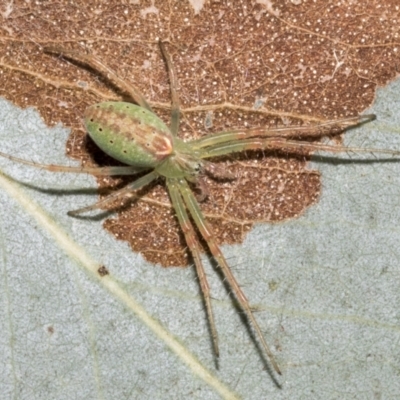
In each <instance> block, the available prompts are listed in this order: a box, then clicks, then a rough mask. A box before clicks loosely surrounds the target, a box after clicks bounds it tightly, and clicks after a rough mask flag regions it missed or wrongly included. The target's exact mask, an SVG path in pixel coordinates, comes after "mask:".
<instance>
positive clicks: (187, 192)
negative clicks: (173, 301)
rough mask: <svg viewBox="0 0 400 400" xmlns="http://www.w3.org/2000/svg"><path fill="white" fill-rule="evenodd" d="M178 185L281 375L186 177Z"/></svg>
mask: <svg viewBox="0 0 400 400" xmlns="http://www.w3.org/2000/svg"><path fill="white" fill-rule="evenodd" d="M175 182H176V185H177V187H178V189H179V192H180V194H181V196H182V198H183V200H184V202H185V205H186V207H187V209H188V210H189V212H190V215H191V216H192V218H193V221H194V223H195V224H196V226H197V229H198V230H199V232H200V234H201V235H202V236H203V238H204V240H205V241H206V242H207V245H208V248H209V249H210V251H211V254H212V255H213V256H214V258H215V260H216V261H217V263H218V265H219V267H220V268H221V270H222V273H223V275H224V276H225V278H226V280H227V282H228V284H229V286H230V287H231V289H232V290H233V293H234V294H235V297H236V299H237V300H238V302H239V305H240V306H241V308H242V309H243V311H244V312H245V313H246V315H247V318H248V319H249V321H250V322H251V324H252V326H253V328H254V329H255V331H256V333H257V336H258V338H259V340H260V342H261V345H262V347H263V348H264V351H265V353H266V354H267V355H268V357H269V359H270V362H271V364H272V366H273V367H274V369H275V371H276V372H277V373H278V374H279V375H281V374H282V372H281V370H280V368H279V366H278V364H277V362H276V361H275V357H274V355H273V354H272V352H271V350H270V348H269V346H268V345H267V342H266V340H265V339H264V336H263V334H262V332H261V328H260V326H259V325H258V323H257V321H256V319H255V317H254V315H253V312H252V311H251V308H250V304H249V301H248V300H247V297H246V296H245V294H244V293H243V291H242V289H241V288H240V286H239V284H238V282H237V280H236V279H235V277H234V276H233V274H232V271H231V270H230V268H229V265H228V263H227V261H226V260H225V257H224V255H223V254H222V252H221V250H220V248H219V247H218V245H217V243H216V241H215V237H214V235H213V233H212V230H211V227H210V226H209V224H208V222H207V221H206V220H205V218H204V216H203V213H202V212H201V210H200V207H199V205H198V203H197V201H196V199H195V197H194V195H193V193H192V191H191V189H190V187H189V185H188V183H187V182H186V180H185V179H176V180H175Z"/></svg>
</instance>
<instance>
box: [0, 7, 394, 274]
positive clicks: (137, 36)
mask: <svg viewBox="0 0 400 400" xmlns="http://www.w3.org/2000/svg"><path fill="white" fill-rule="evenodd" d="M130 3H134V2H130ZM274 3H276V4H274V6H273V7H272V9H270V10H269V11H268V10H267V9H266V7H264V6H263V5H260V4H255V2H251V1H248V0H246V1H244V0H243V1H234V2H216V1H209V2H206V3H205V6H204V7H203V9H202V10H201V11H200V12H199V13H198V14H195V13H194V11H193V9H192V8H191V7H190V5H189V2H178V1H176V2H173V1H169V2H165V1H155V2H154V7H153V8H148V7H150V6H151V5H152V2H150V1H147V2H146V1H141V2H140V4H129V2H126V4H125V3H123V2H120V1H116V0H110V1H109V2H107V3H98V2H95V1H83V0H81V1H75V2H72V3H71V2H69V1H66V0H65V1H62V0H61V1H58V2H57V3H54V4H50V3H49V2H45V3H29V2H15V3H14V5H13V9H12V12H10V13H9V14H8V13H6V12H4V10H2V12H3V14H1V16H0V18H2V23H1V26H0V30H1V39H0V53H1V54H2V57H1V59H0V72H1V73H0V95H2V96H4V97H6V98H7V99H9V100H10V101H12V102H14V103H15V104H17V105H19V106H21V107H27V106H36V107H37V109H38V110H39V112H40V113H41V115H42V116H43V118H44V119H45V121H46V123H47V124H48V125H54V124H56V123H59V122H62V123H63V124H64V125H65V126H68V127H71V128H72V135H71V137H70V139H69V141H68V143H67V152H68V154H69V155H70V156H72V157H74V158H76V159H79V160H82V163H83V164H85V165H95V161H96V162H99V163H101V164H112V163H113V160H111V159H110V158H108V157H105V156H104V155H102V154H101V153H99V152H98V151H97V150H96V149H95V148H94V146H93V144H91V143H90V142H88V141H87V140H86V135H85V132H84V130H83V126H82V123H81V119H82V116H83V114H84V111H85V109H86V108H87V107H88V106H89V105H92V104H94V103H98V102H101V101H106V100H118V99H124V100H127V98H126V95H124V94H123V93H117V94H116V93H115V92H114V91H113V88H112V87H111V85H109V84H108V83H107V82H106V80H105V79H104V78H102V77H99V75H97V74H96V73H94V72H93V71H90V70H89V69H87V68H82V66H79V65H77V64H74V63H72V62H67V61H66V60H64V59H62V58H59V57H55V56H50V55H46V54H44V53H43V51H42V49H41V47H44V46H50V45H51V46H54V45H58V46H66V47H69V48H74V49H76V50H79V51H87V52H91V53H93V54H95V55H96V56H97V57H98V58H99V59H100V60H101V61H102V62H103V63H104V64H106V65H107V66H109V67H110V68H112V69H114V70H115V71H116V72H117V73H118V75H119V76H120V77H122V78H123V79H125V80H127V81H129V82H131V83H133V84H134V85H136V86H137V87H138V88H139V89H140V90H141V91H142V93H143V94H144V96H145V97H146V98H147V99H148V100H149V101H150V102H151V104H152V105H153V106H154V108H155V109H156V111H157V114H158V115H160V116H161V117H162V118H163V119H164V121H166V122H167V123H168V121H169V104H170V93H169V84H168V79H167V74H166V70H165V65H164V61H163V59H162V57H161V54H160V51H159V48H158V46H157V44H156V43H157V39H158V38H162V39H163V40H169V42H170V43H169V44H168V45H167V47H168V51H169V52H170V53H171V57H172V59H173V62H174V64H175V66H176V69H177V75H178V79H179V88H178V91H179V97H180V100H181V104H182V109H183V112H184V121H183V122H182V126H181V130H180V135H181V137H183V138H185V139H190V138H195V137H199V136H201V135H207V134H208V133H210V132H217V131H221V130H227V129H231V128H246V127H256V126H263V127H266V128H268V127H271V126H272V127H275V126H282V125H285V124H289V123H290V124H297V123H301V121H306V122H318V121H322V120H326V119H333V118H339V117H344V116H352V115H357V114H359V113H360V112H362V111H363V110H364V109H365V108H367V107H368V106H369V105H370V104H371V103H372V101H373V99H374V94H375V90H376V88H377V87H378V86H380V85H384V84H386V83H387V82H388V81H389V80H391V79H393V78H394V77H395V76H396V75H397V71H398V65H399V31H400V24H399V17H400V11H399V6H398V2H397V1H394V0H393V1H389V0H386V1H383V2H379V6H378V5H377V2H376V1H375V0H366V1H364V2H343V3H338V4H336V3H327V2H326V1H324V0H318V1H315V2H302V3H301V4H299V5H294V4H293V3H292V2H290V1H285V2H274ZM366 10H369V11H368V12H366ZM211 116H212V118H211ZM211 120H212V127H210V121H211ZM16 155H18V154H16ZM221 162H223V163H225V164H226V165H227V168H229V170H230V171H234V172H235V173H236V174H237V179H235V180H232V181H227V182H216V181H213V180H211V179H207V185H208V190H209V197H208V198H207V199H206V201H204V202H203V203H202V204H201V207H202V209H203V211H204V213H205V215H206V216H207V218H208V220H209V221H210V222H211V224H212V225H213V228H214V231H215V234H216V236H217V240H218V243H220V244H222V243H237V242H241V241H242V240H243V239H244V236H245V235H246V233H247V232H248V231H249V230H250V229H251V226H252V224H253V223H254V222H260V221H261V222H266V221H282V220H285V219H288V218H293V217H296V216H298V215H300V214H301V213H302V212H304V210H305V209H306V208H307V207H308V206H310V205H311V204H313V203H314V202H315V201H317V198H318V194H319V190H320V179H319V175H318V173H317V172H315V171H310V170H307V169H306V157H305V156H300V155H290V154H285V153H281V154H277V153H273V154H271V153H268V154H263V153H262V152H248V153H244V154H241V155H240V156H239V157H235V158H234V157H231V158H228V159H225V160H224V161H221ZM99 184H100V187H102V188H108V189H110V188H111V187H113V186H117V185H119V184H121V181H119V180H112V179H110V178H104V177H101V178H99ZM104 225H105V227H106V228H107V229H109V230H110V231H111V232H113V233H114V234H115V235H116V237H118V238H119V239H123V240H128V241H129V242H130V243H131V245H132V248H133V249H134V250H135V251H140V252H141V253H142V254H143V255H144V256H145V258H146V259H148V260H150V261H152V262H157V263H160V264H162V265H164V266H170V265H185V264H187V259H188V254H187V251H186V245H185V243H184V240H183V238H182V235H181V233H180V230H179V227H178V225H177V221H176V219H175V217H174V213H173V210H171V204H170V202H169V199H168V196H167V194H166V192H165V189H164V187H163V186H162V185H161V182H160V183H159V184H156V185H154V186H152V187H151V188H150V189H149V190H148V191H145V194H144V195H143V196H142V197H140V200H138V201H136V202H131V203H130V204H129V205H126V204H125V206H124V207H123V208H122V209H121V211H120V212H119V213H118V216H117V218H115V219H109V220H107V221H106V222H105V223H104Z"/></svg>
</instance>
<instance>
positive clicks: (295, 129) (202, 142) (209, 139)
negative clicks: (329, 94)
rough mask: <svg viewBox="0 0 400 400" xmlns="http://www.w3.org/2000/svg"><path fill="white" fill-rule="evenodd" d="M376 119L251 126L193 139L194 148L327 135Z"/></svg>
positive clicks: (359, 118)
mask: <svg viewBox="0 0 400 400" xmlns="http://www.w3.org/2000/svg"><path fill="white" fill-rule="evenodd" d="M373 119H375V115H374V114H367V115H359V116H356V117H350V118H344V119H338V120H332V121H326V122H322V123H320V124H316V125H302V126H286V127H282V128H250V129H245V130H235V131H228V132H219V133H214V134H212V135H208V136H206V137H204V138H201V139H197V140H193V141H192V142H190V143H191V144H193V148H194V149H196V150H197V149H201V148H204V147H208V146H215V145H218V144H223V143H227V142H237V141H239V140H243V139H250V138H253V137H263V138H265V137H286V138H293V137H308V138H309V137H322V136H326V135H331V134H336V133H340V132H342V131H343V130H345V129H347V128H350V127H353V126H357V125H361V124H364V123H366V122H369V121H372V120H373Z"/></svg>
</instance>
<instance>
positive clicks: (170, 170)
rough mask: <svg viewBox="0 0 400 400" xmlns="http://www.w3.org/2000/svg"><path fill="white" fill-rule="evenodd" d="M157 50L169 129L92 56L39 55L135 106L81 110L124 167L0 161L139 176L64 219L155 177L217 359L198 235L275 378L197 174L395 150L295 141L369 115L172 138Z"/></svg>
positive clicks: (95, 136)
mask: <svg viewBox="0 0 400 400" xmlns="http://www.w3.org/2000/svg"><path fill="white" fill-rule="evenodd" d="M159 47H160V49H161V53H162V55H163V57H164V60H165V63H166V67H167V71H168V76H169V82H170V92H171V98H172V106H171V122H170V126H169V127H168V126H167V125H166V124H165V123H164V122H163V121H162V120H161V119H160V118H159V117H158V116H157V115H156V114H155V113H154V112H153V110H152V108H151V107H150V105H149V103H148V102H147V101H146V99H145V98H144V96H143V95H142V94H141V93H140V91H139V90H138V89H137V88H136V87H135V86H133V85H131V84H128V83H127V82H125V81H123V80H122V79H121V78H119V77H118V76H117V74H116V73H115V72H113V71H112V70H110V69H109V68H108V67H107V66H105V65H104V64H102V63H101V62H100V60H98V59H97V58H95V57H94V56H91V55H88V54H84V53H79V52H74V51H71V50H67V49H63V48H45V49H44V51H45V52H46V53H50V54H56V55H63V56H65V57H66V58H69V59H72V60H74V61H78V62H81V63H83V64H86V65H88V66H90V67H91V68H93V69H94V70H96V71H98V72H99V73H101V74H102V75H104V76H105V77H106V78H107V79H108V80H109V81H110V82H112V83H113V84H114V85H115V86H116V87H118V88H119V89H120V90H122V91H123V92H126V93H127V94H129V95H130V97H131V98H132V100H134V102H135V103H136V104H134V103H128V102H113V101H108V102H103V103H99V104H95V105H92V106H90V107H89V108H88V109H87V110H86V112H85V116H84V124H85V127H86V130H87V132H88V134H89V136H90V137H91V138H92V140H93V141H94V142H95V143H96V144H97V146H98V147H99V148H100V149H101V150H102V151H104V152H105V153H106V154H108V155H109V156H111V157H113V158H114V159H116V160H118V161H120V162H122V163H124V164H126V165H125V166H110V167H67V166H60V165H45V164H38V163H34V162H31V161H27V160H23V159H20V158H18V157H14V156H11V155H8V154H5V153H2V152H0V156H2V157H5V158H8V159H10V160H12V161H15V162H19V163H22V164H26V165H29V166H34V167H38V168H42V169H45V170H48V171H52V172H73V173H91V174H94V175H97V176H101V175H105V176H113V175H134V174H137V173H139V172H140V173H144V175H142V176H141V177H140V178H138V179H137V180H135V181H133V182H132V183H129V184H128V185H126V186H125V187H123V188H122V189H119V190H117V191H115V192H114V193H112V194H110V195H108V196H107V197H105V198H104V199H102V200H100V201H97V202H96V203H94V204H92V205H89V206H87V207H83V208H80V209H77V210H73V211H69V212H68V215H70V216H76V215H78V214H81V213H83V212H87V211H91V210H95V209H99V208H103V207H105V206H107V205H109V204H110V203H112V202H114V201H115V200H116V199H119V198H122V197H124V196H127V195H130V194H131V193H132V192H134V191H136V190H138V189H141V188H143V187H144V186H146V185H148V184H149V183H151V182H152V181H154V180H156V179H160V178H162V179H164V180H165V182H166V186H167V189H168V193H169V196H170V199H171V203H172V206H173V208H174V210H175V213H176V217H177V219H178V221H179V224H180V227H181V229H182V232H183V235H184V237H185V240H186V243H187V246H188V248H189V250H190V252H191V255H192V258H193V261H194V266H195V269H196V273H197V276H198V279H199V284H200V288H201V291H202V294H203V298H204V304H205V310H206V314H207V318H208V321H209V327H210V332H211V337H212V343H213V348H214V352H215V355H216V357H219V346H218V335H217V329H216V325H215V322H214V315H213V311H212V305H211V296H210V288H209V285H208V281H207V277H206V273H205V270H204V267H203V263H202V259H201V250H200V249H201V246H200V238H199V236H198V235H199V234H200V235H201V237H202V238H203V239H204V241H205V242H206V244H207V246H208V249H209V252H210V254H211V255H212V256H213V257H214V259H215V261H216V263H217V265H218V267H219V268H220V269H221V271H222V274H223V276H224V278H225V279H226V281H227V283H228V284H229V286H230V288H231V289H232V291H233V293H234V295H235V297H236V299H237V301H238V303H239V305H240V307H241V309H242V310H243V311H244V312H245V314H246V316H247V319H248V321H249V322H250V324H251V326H252V327H253V329H254V330H255V332H256V337H257V338H258V340H259V342H260V343H261V346H262V349H263V350H264V352H265V354H266V355H267V356H268V358H269V360H270V363H271V365H272V366H273V368H274V370H275V371H276V372H277V373H278V374H281V370H280V368H279V366H278V363H277V361H276V360H275V357H274V355H273V353H272V352H271V350H270V348H269V346H268V344H267V341H266V340H265V338H264V335H263V333H262V331H261V328H260V326H259V324H258V322H257V320H256V318H255V317H254V314H253V312H252V310H251V307H250V304H249V301H248V300H247V297H246V295H245V294H244V292H243V290H242V289H241V287H240V286H239V284H238V282H237V280H236V279H235V277H234V275H233V274H232V271H231V269H230V268H229V265H228V263H227V261H226V259H225V257H224V255H223V253H222V251H221V250H220V248H219V246H218V245H217V242H216V239H215V237H214V235H213V232H212V230H211V228H210V225H209V223H208V222H207V220H206V219H205V217H204V215H203V213H202V211H201V208H200V206H199V202H198V200H197V198H196V196H195V194H194V193H193V191H192V188H191V186H193V185H197V187H198V188H199V189H200V192H201V196H202V197H205V196H206V194H207V190H206V188H205V187H204V183H203V180H202V177H203V176H204V174H208V175H210V176H211V177H212V178H216V179H221V178H223V179H235V177H234V176H232V174H230V173H229V171H224V170H223V169H222V168H221V167H219V166H218V163H213V162H212V161H208V160H207V159H210V158H211V159H212V158H214V157H217V156H222V155H227V154H231V153H237V152H242V151H246V150H259V149H261V150H266V149H267V150H275V149H276V150H282V149H284V150H287V151H289V152H290V151H295V150H298V149H306V150H311V151H313V150H324V151H329V152H344V151H357V152H380V153H386V154H394V155H398V154H400V152H398V151H390V150H376V149H360V148H347V147H341V146H333V145H328V144H322V143H315V142H314V143H313V142H309V141H302V140H299V139H301V138H302V137H303V138H305V137H307V138H310V137H315V138H319V137H321V136H324V135H326V134H328V133H329V134H333V133H339V132H341V131H343V130H344V129H346V128H348V127H352V126H355V125H359V124H362V123H365V122H368V121H371V120H372V119H374V118H375V115H373V114H369V115H362V116H355V117H350V118H344V119H339V120H330V121H327V122H324V123H321V124H317V125H313V126H288V127H283V128H274V129H266V128H251V129H246V130H244V129H239V130H231V131H226V132H217V133H214V134H211V135H208V136H205V137H202V138H200V139H196V140H192V141H187V142H185V141H183V140H181V139H179V138H178V131H179V121H180V106H179V98H178V94H177V86H178V80H177V75H176V72H175V69H174V66H173V63H172V59H171V57H170V55H169V53H168V52H167V50H166V47H165V44H164V43H163V42H161V41H160V42H159Z"/></svg>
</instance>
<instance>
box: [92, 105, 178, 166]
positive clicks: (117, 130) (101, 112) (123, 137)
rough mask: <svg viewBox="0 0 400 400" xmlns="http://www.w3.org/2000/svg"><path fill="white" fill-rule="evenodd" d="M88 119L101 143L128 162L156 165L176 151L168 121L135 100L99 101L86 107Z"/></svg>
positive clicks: (98, 141) (107, 150)
mask: <svg viewBox="0 0 400 400" xmlns="http://www.w3.org/2000/svg"><path fill="white" fill-rule="evenodd" d="M84 122H85V126H86V129H87V131H88V133H89V135H90V137H91V138H92V139H93V141H94V142H95V143H96V144H97V146H99V147H100V149H102V150H103V151H104V152H105V153H107V154H108V155H110V156H111V157H113V158H115V159H116V160H118V161H121V162H123V163H125V164H128V165H133V166H138V167H144V168H146V167H148V168H154V167H155V166H156V165H158V164H159V163H160V161H162V160H163V159H165V158H166V157H168V156H169V155H170V154H171V153H172V152H173V136H172V133H171V131H170V130H169V128H168V127H167V125H165V124H164V122H163V121H162V120H161V119H160V118H158V117H157V116H156V115H155V114H153V113H152V112H150V111H148V110H146V109H144V108H142V107H139V106H137V105H135V104H131V103H124V102H113V101H109V102H104V103H99V104H95V105H93V106H90V107H89V108H88V109H87V110H86V112H85V118H84Z"/></svg>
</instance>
